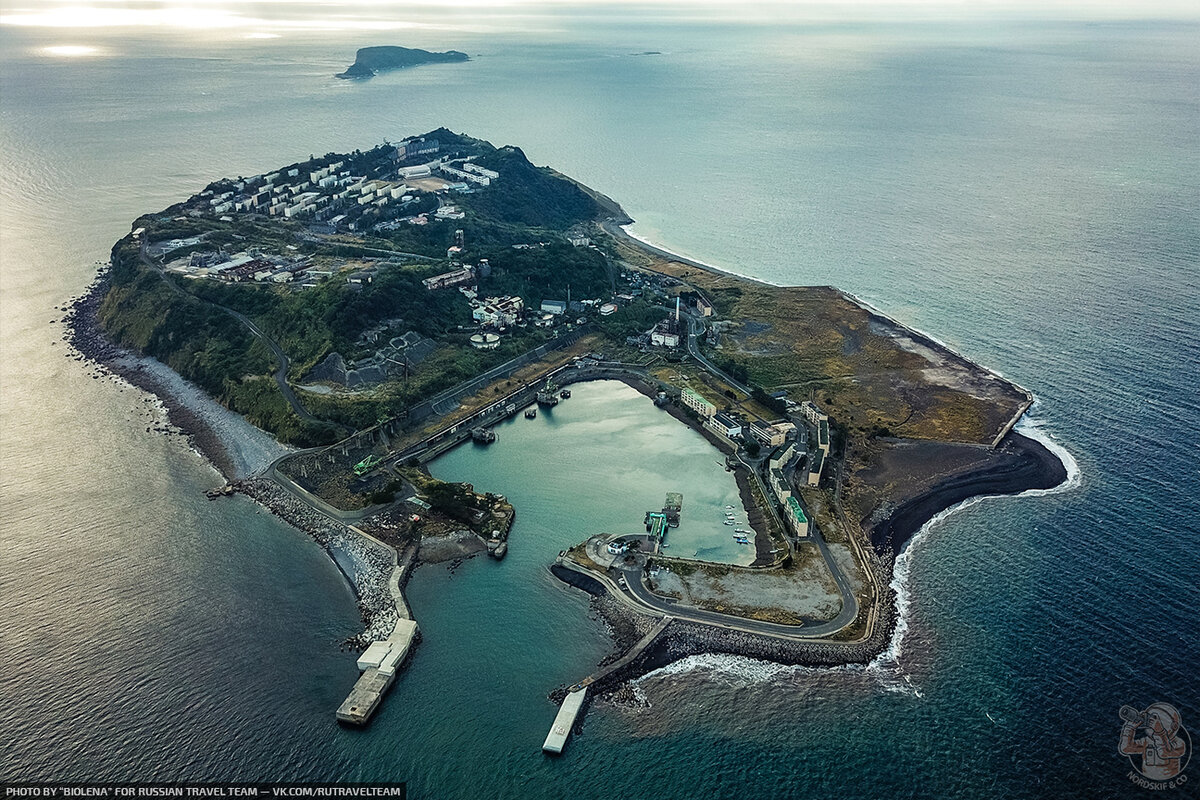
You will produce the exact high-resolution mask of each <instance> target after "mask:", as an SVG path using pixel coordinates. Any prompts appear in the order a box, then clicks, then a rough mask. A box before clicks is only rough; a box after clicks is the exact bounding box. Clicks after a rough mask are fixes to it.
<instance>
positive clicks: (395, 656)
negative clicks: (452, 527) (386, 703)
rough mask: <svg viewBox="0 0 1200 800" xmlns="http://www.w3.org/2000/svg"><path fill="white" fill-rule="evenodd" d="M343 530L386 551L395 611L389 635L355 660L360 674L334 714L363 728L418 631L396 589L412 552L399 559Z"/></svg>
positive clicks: (399, 589) (359, 531)
mask: <svg viewBox="0 0 1200 800" xmlns="http://www.w3.org/2000/svg"><path fill="white" fill-rule="evenodd" d="M347 527H348V528H349V529H350V530H352V531H354V532H355V533H357V534H358V535H360V536H362V537H363V538H365V539H368V540H370V541H372V542H375V543H376V544H377V545H379V546H380V547H384V548H386V549H387V550H389V551H391V554H392V572H391V574H390V575H389V576H388V593H389V594H390V595H391V598H392V603H393V604H394V605H395V608H396V617H397V619H396V624H395V625H394V626H392V631H391V633H389V634H388V637H387V638H386V639H380V640H378V641H376V642H372V643H371V644H370V646H369V647H367V649H366V650H365V651H363V653H362V655H360V656H359V657H358V668H359V670H360V671H361V672H362V674H361V675H359V676H358V681H357V682H355V684H354V688H352V689H351V690H350V694H349V695H348V696H347V697H346V699H345V700H344V701H342V704H341V706H339V707H338V710H337V718H338V721H339V722H346V723H349V724H351V725H366V724H367V722H368V721H369V720H370V719H371V715H372V714H373V713H375V709H376V708H378V707H379V701H381V700H382V699H383V696H384V694H386V693H387V690H388V689H389V688H390V687H391V685H392V682H393V681H394V680H396V673H397V672H399V671H400V667H402V666H403V665H404V659H405V658H407V657H408V653H409V651H410V650H411V649H412V646H413V643H414V642H415V641H416V638H417V633H418V631H419V629H418V628H417V623H416V621H415V620H414V619H413V618H412V612H411V611H410V610H409V608H408V602H407V601H406V600H405V599H404V589H403V588H402V587H401V585H400V584H401V581H402V580H403V578H404V576H405V574H406V573H407V572H408V570H409V569H411V568H412V555H413V553H414V552H415V551H414V550H412V549H411V548H409V549H406V550H405V554H406V555H405V557H404V558H403V559H401V557H400V554H399V553H397V552H396V549H395V548H394V547H391V546H390V545H388V544H385V543H384V542H381V541H380V540H378V539H376V538H375V537H374V536H372V535H371V534H369V533H367V532H366V531H364V530H362V529H360V528H357V527H355V526H353V525H348V526H347Z"/></svg>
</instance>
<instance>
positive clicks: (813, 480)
mask: <svg viewBox="0 0 1200 800" xmlns="http://www.w3.org/2000/svg"><path fill="white" fill-rule="evenodd" d="M824 466H825V451H824V450H817V451H815V452H814V453H813V454H812V460H811V461H810V462H809V464H808V485H809V486H817V485H818V484H820V483H821V470H822V469H823V468H824Z"/></svg>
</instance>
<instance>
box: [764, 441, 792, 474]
mask: <svg viewBox="0 0 1200 800" xmlns="http://www.w3.org/2000/svg"><path fill="white" fill-rule="evenodd" d="M795 454H796V445H795V443H792V444H789V445H788V446H787V447H785V448H784V449H783V452H781V453H780V454H779V455H777V456H775V457H774V458H772V459H771V460H770V462H768V463H769V466H770V467H771V469H783V468H784V467H785V466H786V465H787V463H788V462H789V461H791V460H792V456H794V455H795Z"/></svg>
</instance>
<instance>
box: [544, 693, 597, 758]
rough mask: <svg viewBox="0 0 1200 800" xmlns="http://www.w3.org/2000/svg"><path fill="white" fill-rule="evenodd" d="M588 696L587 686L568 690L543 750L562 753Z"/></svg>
mask: <svg viewBox="0 0 1200 800" xmlns="http://www.w3.org/2000/svg"><path fill="white" fill-rule="evenodd" d="M586 698H587V689H586V688H582V689H576V690H575V691H573V692H567V696H566V697H565V698H563V703H562V707H561V708H559V709H558V716H556V717H555V718H554V724H553V725H551V726H550V733H549V734H547V735H546V742H545V743H544V744H543V745H542V752H545V753H561V752H562V751H563V748H564V747H566V746H567V737H568V736H570V735H571V728H572V727H574V725H575V718H576V717H578V716H579V710H580V709H581V708H583V701H584V700H585V699H586Z"/></svg>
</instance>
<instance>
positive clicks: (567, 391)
mask: <svg viewBox="0 0 1200 800" xmlns="http://www.w3.org/2000/svg"><path fill="white" fill-rule="evenodd" d="M558 396H559V397H561V398H562V399H563V400H569V399H570V398H571V390H570V389H563V390H562V391H561V392H559V393H558Z"/></svg>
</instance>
